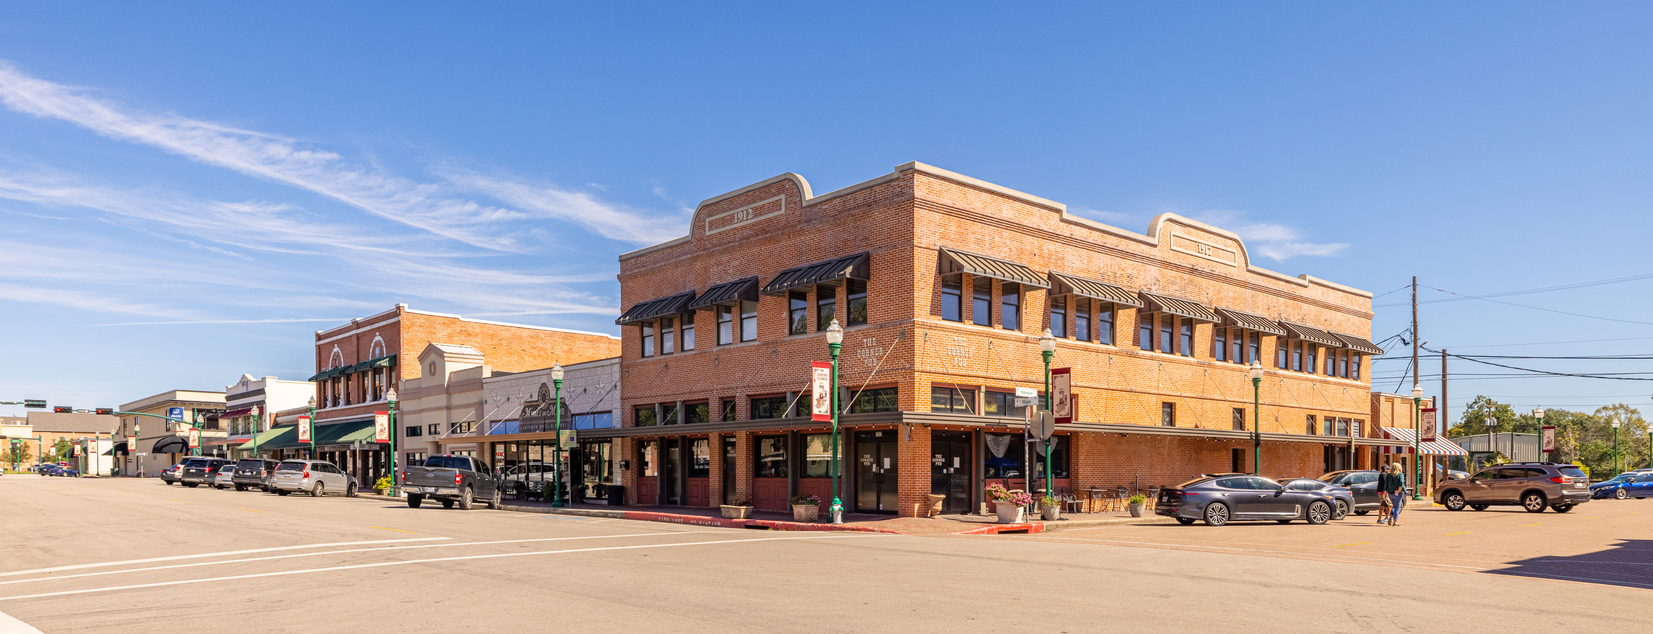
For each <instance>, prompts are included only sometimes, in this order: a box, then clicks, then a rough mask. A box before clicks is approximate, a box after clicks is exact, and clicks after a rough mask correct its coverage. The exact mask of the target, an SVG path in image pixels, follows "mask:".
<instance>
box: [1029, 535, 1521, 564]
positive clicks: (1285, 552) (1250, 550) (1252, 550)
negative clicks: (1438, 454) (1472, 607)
mask: <svg viewBox="0 0 1653 634" xmlns="http://www.w3.org/2000/svg"><path fill="white" fill-rule="evenodd" d="M1035 539H1059V540H1062V541H1070V542H1089V543H1103V544H1128V545H1133V546H1166V547H1171V548H1197V549H1203V550H1228V551H1234V552H1239V553H1266V554H1270V555H1298V556H1302V557H1325V558H1327V559H1349V560H1353V561H1381V562H1385V563H1392V564H1416V565H1419V566H1435V567H1438V568H1462V569H1464V570H1492V569H1491V568H1483V567H1480V566H1455V565H1452V564H1436V563H1430V562H1427V561H1411V560H1408V559H1379V558H1376V557H1350V556H1348V555H1324V554H1320V553H1299V552H1292V551H1289V550H1261V549H1256V548H1230V547H1227V546H1196V545H1193V544H1160V543H1155V542H1132V541H1121V540H1113V539H1076V538H1072V537H1042V536H1041V537H1036V538H1035Z"/></svg>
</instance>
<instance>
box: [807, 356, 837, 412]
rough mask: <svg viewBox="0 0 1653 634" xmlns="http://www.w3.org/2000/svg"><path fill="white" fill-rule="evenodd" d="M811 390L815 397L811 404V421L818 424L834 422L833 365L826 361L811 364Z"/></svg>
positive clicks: (812, 397)
mask: <svg viewBox="0 0 1653 634" xmlns="http://www.w3.org/2000/svg"><path fill="white" fill-rule="evenodd" d="M809 372H810V384H811V387H810V389H811V390H812V392H813V395H812V396H811V398H810V402H809V412H810V419H811V420H814V421H817V422H830V421H831V420H832V364H831V363H828V362H826V361H815V362H811V363H810V364H809Z"/></svg>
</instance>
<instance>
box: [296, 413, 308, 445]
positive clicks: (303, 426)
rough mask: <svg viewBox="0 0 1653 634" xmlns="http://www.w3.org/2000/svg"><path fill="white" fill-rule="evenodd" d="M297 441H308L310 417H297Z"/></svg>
mask: <svg viewBox="0 0 1653 634" xmlns="http://www.w3.org/2000/svg"><path fill="white" fill-rule="evenodd" d="M298 441H299V442H310V417H309V416H300V417H298Z"/></svg>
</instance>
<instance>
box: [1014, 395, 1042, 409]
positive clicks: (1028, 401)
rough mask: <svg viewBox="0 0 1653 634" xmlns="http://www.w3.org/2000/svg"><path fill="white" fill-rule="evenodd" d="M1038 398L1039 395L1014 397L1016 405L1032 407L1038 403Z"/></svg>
mask: <svg viewBox="0 0 1653 634" xmlns="http://www.w3.org/2000/svg"><path fill="white" fill-rule="evenodd" d="M1038 400H1039V397H1037V396H1018V397H1016V407H1033V406H1034V405H1035V404H1037V403H1038Z"/></svg>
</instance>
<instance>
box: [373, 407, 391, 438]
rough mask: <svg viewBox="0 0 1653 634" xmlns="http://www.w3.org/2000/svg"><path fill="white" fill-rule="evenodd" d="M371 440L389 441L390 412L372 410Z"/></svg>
mask: <svg viewBox="0 0 1653 634" xmlns="http://www.w3.org/2000/svg"><path fill="white" fill-rule="evenodd" d="M373 442H390V412H373Z"/></svg>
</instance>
